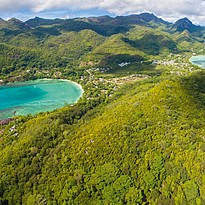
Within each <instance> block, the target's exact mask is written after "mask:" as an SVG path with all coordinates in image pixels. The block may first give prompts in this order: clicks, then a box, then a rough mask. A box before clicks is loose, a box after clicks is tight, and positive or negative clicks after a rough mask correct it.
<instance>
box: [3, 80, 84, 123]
mask: <svg viewBox="0 0 205 205" xmlns="http://www.w3.org/2000/svg"><path fill="white" fill-rule="evenodd" d="M83 92H84V91H83V89H82V87H81V85H79V84H77V83H75V82H73V81H69V80H62V79H38V80H34V81H27V82H21V83H14V84H9V85H4V86H0V120H2V119H5V118H9V117H13V116H14V115H28V114H32V115H33V114H37V113H39V112H46V111H52V110H55V109H57V108H60V107H63V106H65V105H68V104H74V103H76V102H77V101H78V100H79V99H80V97H81V96H82V94H83Z"/></svg>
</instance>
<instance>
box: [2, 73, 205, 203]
mask: <svg viewBox="0 0 205 205" xmlns="http://www.w3.org/2000/svg"><path fill="white" fill-rule="evenodd" d="M157 81H158V83H157ZM204 82H205V73H204V72H201V73H195V74H192V75H190V76H187V77H183V78H177V79H176V78H175V79H169V80H159V79H158V80H157V79H156V80H155V81H153V80H146V81H142V82H137V83H134V84H128V85H127V86H125V87H123V88H122V89H121V90H119V91H118V93H116V94H115V96H113V98H111V99H110V100H109V103H106V104H105V103H102V104H100V105H97V107H93V106H94V105H91V104H90V103H92V102H90V103H89V102H87V103H86V104H85V103H83V102H82V103H80V104H78V105H76V106H74V107H73V108H66V109H64V110H61V111H59V112H56V113H53V114H50V115H48V116H42V117H37V118H32V119H30V120H29V119H28V120H26V121H25V120H24V118H21V119H19V120H17V121H15V122H13V123H12V124H11V125H10V126H9V127H13V126H14V125H15V130H14V131H10V130H9V127H7V128H6V129H5V130H4V131H3V133H2V134H1V156H2V158H1V159H0V162H1V163H0V173H1V176H2V177H1V181H0V187H1V192H0V193H1V198H2V201H3V202H4V203H6V201H8V203H9V204H20V203H23V204H36V203H37V204H45V203H46V204H165V203H166V204H203V203H205V198H204V185H203V184H204V182H203V180H204V179H203V178H204V177H203V173H204V164H203V163H204V159H205V156H204V146H205V143H204V139H203V137H204V126H205V125H204V115H205V111H204V102H203V99H204V89H205V85H204ZM128 90H129V92H127V91H128ZM91 108H92V109H91ZM25 119H26V118H25Z"/></svg>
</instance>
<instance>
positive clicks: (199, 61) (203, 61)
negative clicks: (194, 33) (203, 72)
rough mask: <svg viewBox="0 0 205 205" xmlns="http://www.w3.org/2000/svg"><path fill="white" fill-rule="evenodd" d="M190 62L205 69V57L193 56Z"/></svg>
mask: <svg viewBox="0 0 205 205" xmlns="http://www.w3.org/2000/svg"><path fill="white" fill-rule="evenodd" d="M189 61H190V62H191V63H192V64H194V65H197V66H199V67H201V68H205V55H198V56H192V57H191V58H190V59H189Z"/></svg>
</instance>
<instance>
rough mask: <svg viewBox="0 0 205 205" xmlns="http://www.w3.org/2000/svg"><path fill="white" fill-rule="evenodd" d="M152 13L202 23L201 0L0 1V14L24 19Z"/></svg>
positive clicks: (203, 9) (203, 3) (203, 8)
mask: <svg viewBox="0 0 205 205" xmlns="http://www.w3.org/2000/svg"><path fill="white" fill-rule="evenodd" d="M142 12H150V13H154V14H155V15H157V16H158V17H161V18H163V19H164V20H167V21H170V22H175V21H176V20H178V19H179V18H184V17H187V18H189V19H190V20H191V21H192V22H193V23H195V24H200V25H204V26H205V0H0V17H1V18H3V19H9V18H12V17H15V18H18V19H20V20H22V21H25V20H27V19H30V18H34V17H36V16H38V17H41V18H49V19H54V18H75V17H90V16H102V15H110V16H112V17H115V16H121V15H129V14H139V13H142Z"/></svg>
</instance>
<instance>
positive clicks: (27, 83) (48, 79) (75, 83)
mask: <svg viewBox="0 0 205 205" xmlns="http://www.w3.org/2000/svg"><path fill="white" fill-rule="evenodd" d="M41 80H44V81H52V80H56V81H65V82H69V83H72V84H74V85H75V86H77V87H78V88H80V90H81V96H80V98H81V97H82V96H83V93H84V92H85V91H84V89H83V87H82V85H80V84H79V83H77V82H75V81H72V80H68V79H55V78H39V79H36V80H28V81H21V82H14V83H7V84H3V85H0V88H2V87H12V85H14V86H18V85H19V86H22V85H32V84H33V85H35V84H36V83H32V82H33V81H41ZM29 82H31V83H29Z"/></svg>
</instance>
